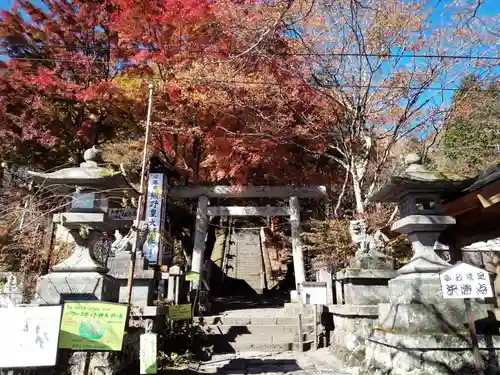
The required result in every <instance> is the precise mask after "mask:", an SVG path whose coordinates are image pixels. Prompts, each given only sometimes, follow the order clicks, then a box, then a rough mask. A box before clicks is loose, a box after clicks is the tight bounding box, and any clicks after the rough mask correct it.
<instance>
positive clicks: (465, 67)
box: [0, 0, 499, 215]
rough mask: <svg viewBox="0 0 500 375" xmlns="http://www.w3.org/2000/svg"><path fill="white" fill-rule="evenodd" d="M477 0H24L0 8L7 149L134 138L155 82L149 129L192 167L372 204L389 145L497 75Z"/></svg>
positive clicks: (59, 150)
mask: <svg viewBox="0 0 500 375" xmlns="http://www.w3.org/2000/svg"><path fill="white" fill-rule="evenodd" d="M469 5H470V4H467V5H465V4H462V3H461V2H454V3H453V4H451V5H449V4H448V5H446V7H445V4H441V5H439V4H438V5H436V6H435V7H432V6H430V5H429V4H428V2H425V1H412V2H407V1H403V0H390V1H376V0H335V1H330V0H319V1H317V0H315V1H312V0H288V1H285V0H275V1H265V2H262V1H248V0H243V1H231V0H220V1H213V2H206V1H201V0H182V1H181V0H176V1H168V2H165V1H147V2H145V1H139V0H90V1H88V0H86V1H82V0H75V1H71V2H70V1H67V0H43V1H41V2H30V1H28V0H20V1H17V2H15V3H14V5H13V7H12V9H11V10H9V11H3V12H2V13H1V15H0V48H1V52H2V53H5V54H7V55H8V56H9V57H10V59H9V60H8V61H7V66H8V73H7V74H6V75H4V76H2V77H1V78H0V91H1V99H0V100H1V101H0V129H1V132H2V133H1V134H2V139H3V140H4V142H3V143H2V147H5V149H4V150H3V151H2V157H3V158H4V159H6V158H8V157H10V156H12V155H14V153H9V152H8V151H9V148H12V146H14V147H15V149H16V150H17V152H16V153H15V155H18V156H19V155H21V156H23V157H24V158H25V159H26V161H28V162H31V163H35V165H36V164H38V166H40V167H43V164H45V166H51V167H53V166H55V165H57V164H58V163H59V164H61V163H63V162H66V161H67V158H68V156H70V155H72V154H73V153H77V152H81V150H82V149H83V148H86V147H89V146H91V145H93V144H118V142H124V143H123V144H127V142H131V141H133V140H134V139H135V140H137V139H138V138H140V137H141V136H142V132H143V126H144V121H143V119H144V117H145V116H144V114H145V106H146V93H147V85H148V84H149V83H151V82H152V83H154V87H155V89H154V112H153V128H152V134H153V145H154V147H155V148H156V149H157V150H158V151H160V152H161V154H162V155H163V157H165V158H166V159H168V161H169V162H170V163H172V164H175V165H176V166H178V167H180V168H182V169H184V170H185V171H186V172H187V173H188V174H189V176H190V180H191V181H202V180H210V181H223V182H226V183H259V184H264V183H292V184H302V183H327V184H329V185H331V186H335V189H334V190H336V193H335V194H334V196H335V197H336V199H337V202H338V204H337V206H339V205H343V204H344V203H345V202H347V203H348V204H347V205H348V206H350V208H351V209H353V210H354V211H355V212H356V213H357V214H360V215H362V214H363V213H364V212H366V210H367V209H368V208H369V207H368V202H367V198H368V196H369V195H370V194H371V192H373V190H374V189H375V188H376V187H377V186H378V185H379V184H380V182H381V180H382V179H383V178H384V176H385V175H386V174H387V165H388V163H389V162H390V160H392V159H393V158H394V146H395V145H396V144H398V143H399V142H401V141H403V140H405V139H406V138H408V137H412V138H417V139H418V138H420V137H421V136H422V135H426V134H430V133H432V131H433V130H435V129H440V128H441V127H442V126H443V123H444V122H445V121H446V119H447V118H448V117H449V115H450V109H451V108H452V107H453V106H450V100H449V99H450V96H449V95H446V92H447V90H454V89H456V88H457V87H458V84H459V83H460V81H461V79H462V78H463V77H464V76H466V75H467V74H470V73H471V72H476V73H477V74H479V75H481V77H482V79H483V80H488V79H489V78H490V75H491V76H492V75H493V73H494V71H495V67H496V66H497V65H498V61H499V60H491V59H486V58H483V57H484V56H486V55H487V56H498V48H497V47H498V37H495V34H494V31H495V30H498V19H497V18H495V17H486V16H485V15H484V14H481V11H480V6H481V3H479V4H474V5H478V6H479V8H477V7H475V6H474V7H471V6H469ZM439 12H446V17H436V14H437V13H439ZM134 150H135V149H134ZM120 151H123V150H120ZM134 152H135V151H134ZM122 154H123V152H122ZM343 202H344V203H343ZM351 202H352V204H351Z"/></svg>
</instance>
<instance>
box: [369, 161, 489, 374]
mask: <svg viewBox="0 0 500 375" xmlns="http://www.w3.org/2000/svg"><path fill="white" fill-rule="evenodd" d="M406 164H407V168H406V170H405V171H404V172H403V174H402V175H400V176H393V177H392V178H391V179H390V181H389V182H388V183H387V184H386V185H384V186H383V187H382V188H381V189H380V190H379V191H378V192H376V193H375V194H374V195H373V196H372V197H371V200H372V201H378V202H397V203H398V205H399V212H400V219H399V220H398V221H396V222H395V223H394V224H393V225H392V227H391V229H392V230H393V231H395V232H398V233H403V234H406V235H408V239H409V240H410V242H411V244H412V248H413V250H414V255H413V257H412V259H411V260H410V262H409V263H408V264H406V265H405V266H404V267H402V268H401V269H399V270H398V273H399V276H397V277H396V278H394V279H392V280H390V281H389V283H388V285H389V290H388V291H389V296H388V297H389V301H387V302H384V303H379V304H378V322H377V324H376V327H375V329H374V331H373V333H372V334H371V335H370V339H369V342H368V344H367V348H366V357H365V365H366V366H367V367H369V368H370V371H372V370H373V367H375V368H377V369H379V370H380V369H382V370H383V371H385V372H384V373H387V374H408V373H409V372H410V371H411V374H428V373H434V372H432V371H437V372H435V373H441V372H439V371H443V369H445V368H447V369H450V368H451V369H452V370H453V371H455V370H460V371H462V370H463V369H464V368H466V367H464V366H467V363H468V362H472V353H471V352H464V351H463V350H464V349H467V348H470V346H469V344H468V342H467V340H465V339H463V337H464V335H466V334H467V331H466V323H467V317H466V313H465V307H464V303H463V301H462V300H444V299H443V297H442V291H441V285H440V279H439V272H440V271H442V270H444V269H447V268H448V267H450V265H449V264H448V263H447V262H445V261H444V260H443V259H442V258H440V257H439V256H438V255H437V254H436V252H435V251H434V245H435V243H436V241H437V239H438V237H439V236H440V234H441V233H442V232H443V231H444V230H445V229H446V228H447V227H449V226H451V225H454V224H455V219H454V218H453V217H450V216H446V215H445V214H444V209H443V206H442V204H441V197H442V196H443V195H445V194H450V193H454V192H458V191H460V190H462V189H463V188H464V187H465V186H464V182H463V181H452V180H449V179H447V178H446V177H445V176H443V175H442V174H441V173H439V172H434V171H430V170H428V169H427V168H426V167H424V166H423V165H422V162H421V158H420V157H419V156H418V155H416V154H410V155H408V156H407V157H406ZM491 309H492V306H490V305H486V304H478V303H475V304H474V305H473V311H474V315H475V318H476V320H484V319H487V318H488V316H489V315H488V310H491ZM490 315H491V314H490ZM464 331H465V332H464ZM467 355H468V356H467ZM370 366H371V367H370ZM446 366H448V367H446ZM450 366H451V367H450ZM366 371H368V370H366ZM457 373H462V372H457Z"/></svg>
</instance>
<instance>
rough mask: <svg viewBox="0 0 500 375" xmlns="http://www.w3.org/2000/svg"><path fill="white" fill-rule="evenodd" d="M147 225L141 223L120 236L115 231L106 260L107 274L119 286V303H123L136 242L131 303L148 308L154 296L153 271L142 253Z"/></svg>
mask: <svg viewBox="0 0 500 375" xmlns="http://www.w3.org/2000/svg"><path fill="white" fill-rule="evenodd" d="M147 235H148V225H147V223H146V222H144V221H141V222H140V223H139V227H138V228H135V227H133V228H131V229H130V231H129V232H128V233H127V234H126V235H125V236H122V235H121V233H120V232H119V231H118V230H117V231H116V232H115V239H116V240H115V242H113V244H112V245H111V254H110V256H109V260H108V266H109V274H110V275H111V276H113V277H114V278H115V279H116V280H117V282H118V284H119V298H118V300H119V302H125V301H126V298H127V293H128V273H129V266H130V257H131V252H132V246H133V244H134V242H135V241H136V237H137V236H139V239H138V240H137V254H136V260H135V270H134V281H133V283H132V296H131V302H132V305H135V306H150V305H152V304H153V296H154V287H155V280H154V270H152V269H149V262H148V260H147V259H146V258H145V257H144V254H143V253H142V246H143V244H144V243H145V242H146V239H147Z"/></svg>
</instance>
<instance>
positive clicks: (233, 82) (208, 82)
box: [68, 72, 500, 92]
mask: <svg viewBox="0 0 500 375" xmlns="http://www.w3.org/2000/svg"><path fill="white" fill-rule="evenodd" d="M68 75H70V76H80V77H87V78H115V77H112V75H111V74H92V73H89V74H87V73H74V72H69V73H68ZM173 80H174V81H178V82H186V83H194V84H203V85H212V86H216V85H243V86H246V85H247V86H252V85H254V86H263V87H305V88H315V85H313V84H307V83H291V82H283V83H271V82H261V81H238V80H221V79H212V78H207V79H190V78H174V79H173ZM319 88H325V89H329V88H330V89H332V88H339V89H342V88H352V89H362V88H367V89H374V90H417V91H419V90H423V91H450V92H455V91H459V90H460V88H458V87H437V86H429V87H426V86H411V85H409V86H404V85H399V86H391V85H385V86H377V85H375V84H373V85H355V84H340V85H332V84H322V85H321V86H319ZM468 91H470V92H474V91H478V92H482V91H484V90H483V89H480V88H478V89H469V90H468ZM489 91H493V92H500V89H498V90H497V89H489Z"/></svg>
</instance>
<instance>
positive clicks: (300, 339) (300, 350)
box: [297, 312, 304, 352]
mask: <svg viewBox="0 0 500 375" xmlns="http://www.w3.org/2000/svg"><path fill="white" fill-rule="evenodd" d="M297 328H298V331H299V352H303V351H304V342H303V341H302V339H303V337H302V312H299V315H297Z"/></svg>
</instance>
